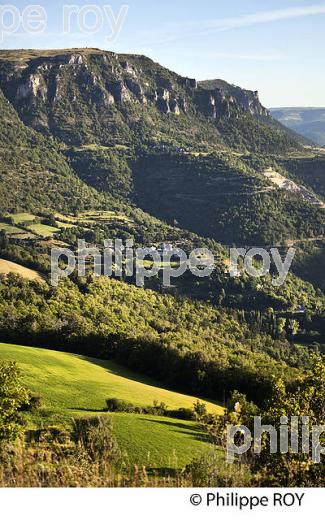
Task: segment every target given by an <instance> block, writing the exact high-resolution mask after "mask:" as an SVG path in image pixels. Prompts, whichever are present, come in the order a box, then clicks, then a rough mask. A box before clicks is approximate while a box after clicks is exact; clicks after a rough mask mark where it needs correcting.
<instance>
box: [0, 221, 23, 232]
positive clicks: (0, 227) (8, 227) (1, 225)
mask: <svg viewBox="0 0 325 520" xmlns="http://www.w3.org/2000/svg"><path fill="white" fill-rule="evenodd" d="M0 231H4V232H5V233H7V235H19V234H22V233H26V232H25V231H24V230H23V229H20V228H19V227H16V226H13V225H12V224H6V223H5V222H0Z"/></svg>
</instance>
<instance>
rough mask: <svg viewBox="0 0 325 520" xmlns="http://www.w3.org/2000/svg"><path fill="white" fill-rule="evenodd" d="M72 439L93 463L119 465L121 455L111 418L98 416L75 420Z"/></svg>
mask: <svg viewBox="0 0 325 520" xmlns="http://www.w3.org/2000/svg"><path fill="white" fill-rule="evenodd" d="M72 437H73V440H74V441H75V442H76V443H77V444H79V445H80V446H81V448H83V449H84V450H85V451H86V452H87V453H88V455H89V457H90V458H91V460H93V461H97V462H107V461H109V462H114V463H117V462H118V461H119V460H120V457H121V453H120V450H119V447H118V444H117V441H116V439H115V437H114V435H113V427H112V422H111V419H110V417H107V416H97V417H86V418H78V419H75V420H74V422H73V432H72Z"/></svg>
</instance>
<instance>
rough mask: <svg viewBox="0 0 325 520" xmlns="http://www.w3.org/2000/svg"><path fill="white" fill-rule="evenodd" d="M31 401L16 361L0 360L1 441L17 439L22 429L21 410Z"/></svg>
mask: <svg viewBox="0 0 325 520" xmlns="http://www.w3.org/2000/svg"><path fill="white" fill-rule="evenodd" d="M28 402H29V396H28V392H27V390H26V389H25V388H24V387H23V386H22V385H21V383H20V379H19V371H18V368H17V365H16V363H6V362H3V361H1V362H0V443H1V442H4V441H12V440H15V439H16V438H17V436H18V434H19V431H20V429H21V423H20V416H19V413H18V412H19V410H20V409H21V407H22V406H24V405H26V404H27V403H28Z"/></svg>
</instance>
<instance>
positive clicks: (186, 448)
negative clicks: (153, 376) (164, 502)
mask: <svg viewBox="0 0 325 520" xmlns="http://www.w3.org/2000/svg"><path fill="white" fill-rule="evenodd" d="M0 359H3V360H8V361H17V363H18V365H19V367H20V369H21V372H22V375H23V380H24V383H25V385H26V386H27V387H28V388H29V389H30V390H32V391H33V392H36V393H39V394H40V395H41V396H42V398H43V404H42V408H41V409H39V410H38V411H37V413H35V415H34V416H33V417H30V419H29V420H30V422H31V424H37V425H40V424H41V423H43V424H46V423H48V424H66V425H67V424H69V422H70V419H71V417H74V416H80V415H87V414H91V413H92V414H93V413H100V412H102V410H103V408H104V407H105V400H106V399H107V398H111V397H118V398H119V399H124V400H127V401H130V402H132V403H133V404H136V405H140V406H141V405H142V406H144V405H152V403H153V401H154V400H157V401H159V402H161V401H163V402H165V403H166V404H167V405H168V407H169V408H170V409H175V408H179V407H186V408H192V407H193V403H194V402H195V401H196V398H195V397H192V396H188V395H183V394H179V393H177V392H172V391H170V390H167V389H163V388H160V387H159V386H158V385H157V384H156V383H155V382H154V381H152V380H150V379H148V378H145V377H141V376H139V375H138V374H136V373H134V372H131V371H129V370H127V369H125V368H123V367H121V366H119V365H117V364H116V363H114V362H112V361H101V360H98V359H92V358H86V357H83V356H77V355H74V354H68V353H62V352H56V351H51V350H44V349H39V348H31V347H22V346H15V345H7V344H0ZM206 405H207V408H208V410H210V411H211V412H215V413H222V408H221V407H220V406H218V405H216V404H214V403H210V402H206ZM112 418H113V425H114V431H115V434H116V436H117V440H118V442H119V445H120V447H121V448H122V450H123V451H124V452H126V453H127V454H128V457H129V459H130V461H131V462H133V463H137V464H145V465H146V466H148V467H157V468H164V467H168V468H171V467H176V466H177V467H182V466H183V465H184V464H186V463H188V462H189V461H190V460H191V459H192V458H193V457H194V456H195V455H196V454H198V453H199V452H201V451H202V450H205V449H207V448H208V446H209V444H208V443H207V439H206V436H205V434H204V433H202V432H201V431H200V429H199V427H198V425H197V424H196V423H195V422H192V421H183V420H179V419H172V418H169V417H157V416H150V415H135V414H121V413H114V414H112Z"/></svg>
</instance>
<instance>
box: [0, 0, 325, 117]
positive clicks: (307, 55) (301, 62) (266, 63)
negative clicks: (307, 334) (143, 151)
mask: <svg viewBox="0 0 325 520" xmlns="http://www.w3.org/2000/svg"><path fill="white" fill-rule="evenodd" d="M91 1H92V2H93V1H94V0H91ZM88 2H89V3H87V2H85V1H84V2H82V1H81V2H80V1H78V0H74V1H73V2H72V3H71V4H68V2H67V1H65V2H61V1H58V2H55V3H54V2H53V0H52V1H45V0H34V5H35V4H37V5H39V6H41V7H42V8H43V11H40V10H39V9H38V11H37V13H35V12H33V9H32V8H30V9H28V7H29V6H30V5H31V4H29V3H28V2H26V1H19V0H16V1H15V0H11V1H10V5H9V7H8V8H6V9H5V8H3V5H5V4H2V5H0V48H3V49H18V48H29V49H31V48H38V49H47V48H54V49H57V48H70V47H96V48H101V49H105V50H110V51H114V52H122V53H135V54H145V55H146V56H149V57H150V58H152V59H153V60H154V61H157V62H159V63H160V64H162V65H164V66H166V67H168V68H170V69H172V70H174V71H175V72H178V73H179V74H182V75H184V76H188V77H193V78H196V79H198V80H203V79H215V78H221V79H224V80H226V81H228V82H230V83H234V84H236V85H239V86H241V87H243V88H248V89H251V90H258V91H259V94H260V99H261V101H262V103H263V104H264V105H265V106H267V107H290V106H314V107H317V106H319V107H324V106H325V67H324V61H325V52H324V51H325V1H324V0H323V1H321V0H312V1H307V0H124V1H123V0H121V1H119V0H103V1H98V2H96V3H91V2H90V0H88ZM32 5H33V4H32ZM69 5H70V6H71V5H73V6H76V7H75V8H71V7H65V9H64V6H69ZM87 6H88V7H87ZM12 7H14V9H12ZM64 13H65V15H64ZM45 15H46V17H45ZM33 16H34V18H33V19H32V17H33Z"/></svg>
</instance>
